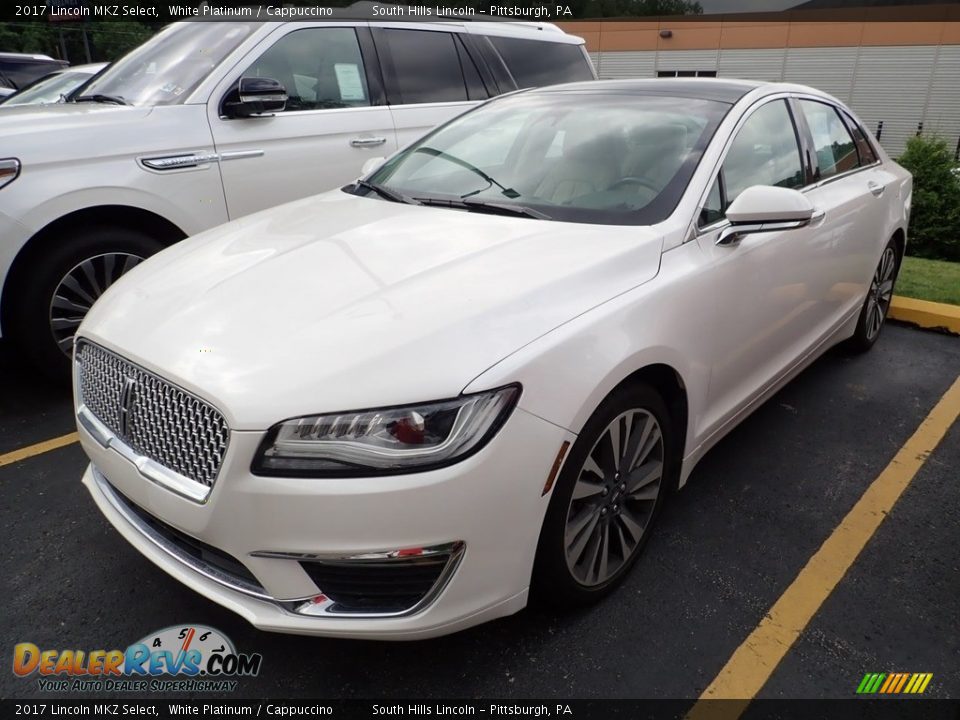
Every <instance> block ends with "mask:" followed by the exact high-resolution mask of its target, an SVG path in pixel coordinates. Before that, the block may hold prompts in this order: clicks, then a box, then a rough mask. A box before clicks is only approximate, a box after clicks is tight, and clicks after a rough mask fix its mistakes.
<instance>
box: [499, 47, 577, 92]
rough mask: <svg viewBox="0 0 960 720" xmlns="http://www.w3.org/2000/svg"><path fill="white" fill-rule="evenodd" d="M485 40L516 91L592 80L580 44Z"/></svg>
mask: <svg viewBox="0 0 960 720" xmlns="http://www.w3.org/2000/svg"><path fill="white" fill-rule="evenodd" d="M488 39H489V40H490V42H491V43H492V44H493V46H494V47H495V48H496V49H497V52H498V53H500V57H502V58H503V61H504V62H505V63H506V64H507V67H508V68H509V69H510V74H511V75H513V79H514V80H516V81H517V87H518V88H528V87H543V86H545V85H556V84H558V83H568V82H577V81H580V80H593V72H592V70H591V69H590V64H589V62H588V60H587V58H586V56H585V55H584V53H583V50H582V49H581V48H580V46H579V45H570V44H568V43H555V42H545V41H543V40H521V39H519V38H508V37H495V36H492V35H491V36H489V37H488Z"/></svg>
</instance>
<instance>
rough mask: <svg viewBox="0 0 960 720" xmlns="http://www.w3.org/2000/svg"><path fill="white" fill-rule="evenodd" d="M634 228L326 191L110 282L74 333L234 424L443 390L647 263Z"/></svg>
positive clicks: (647, 238) (601, 298)
mask: <svg viewBox="0 0 960 720" xmlns="http://www.w3.org/2000/svg"><path fill="white" fill-rule="evenodd" d="M660 248H661V240H660V238H659V236H658V235H657V234H656V233H655V232H654V231H653V230H652V229H650V228H643V227H613V226H594V225H583V224H572V223H557V222H547V221H540V220H530V219H525V218H513V217H502V216H491V215H481V214H477V213H467V212H464V211H460V210H451V209H444V208H431V207H416V206H410V205H402V204H397V203H391V202H387V201H383V200H379V199H374V198H363V197H355V196H352V195H348V194H346V193H343V192H340V191H333V192H331V193H327V194H325V195H320V196H317V197H313V198H307V199H305V200H300V201H297V202H294V203H290V204H288V205H284V206H281V207H278V208H273V209H271V210H267V211H265V212H261V213H258V214H255V215H251V216H248V217H246V218H242V219H240V220H238V221H235V222H232V223H229V224H227V225H223V226H221V227H219V228H216V229H214V230H211V231H208V232H206V233H203V234H201V235H198V236H196V237H194V238H192V239H190V240H185V241H183V242H182V243H179V244H178V245H176V246H174V247H173V248H170V249H169V250H166V251H164V252H163V253H160V254H159V255H157V256H156V257H154V258H152V259H151V260H149V261H147V262H145V263H143V264H142V265H141V266H139V267H138V268H136V269H135V270H134V271H132V272H131V273H129V274H128V275H127V276H125V277H124V278H123V279H121V280H120V281H119V282H118V283H116V284H115V285H114V286H113V287H112V288H111V289H110V290H109V291H108V292H107V293H106V294H105V295H104V296H103V298H102V299H101V301H100V302H98V303H97V304H96V305H95V306H94V308H93V310H92V311H91V312H90V313H89V315H88V316H87V319H86V320H85V321H84V323H83V325H82V326H81V329H80V334H81V335H84V336H86V337H88V338H91V339H92V340H94V341H97V342H100V343H101V344H103V345H105V346H107V347H110V348H112V349H114V350H116V351H117V352H119V353H120V354H122V355H125V356H126V357H128V358H130V359H131V360H134V361H135V362H138V363H139V364H141V365H143V366H145V367H147V368H150V369H152V370H154V371H155V372H157V373H158V374H160V375H162V376H164V377H167V378H170V379H172V380H173V381H174V382H177V383H179V384H180V385H182V386H184V387H186V388H188V389H190V390H192V391H194V392H196V393H197V394H199V395H201V396H203V397H205V398H208V399H210V400H211V401H212V402H214V403H215V404H216V405H217V406H218V407H219V408H220V409H221V410H222V411H223V412H224V414H225V415H226V417H227V420H228V422H229V423H230V425H231V426H232V427H233V428H234V429H238V430H263V429H266V428H268V427H269V426H271V425H273V424H274V423H276V422H278V421H280V420H283V419H286V418H289V417H294V416H297V415H305V414H310V413H321V412H332V411H339V410H352V409H361V408H372V407H378V406H386V405H395V404H403V403H411V402H421V401H427V400H436V399H442V398H446V397H452V396H456V395H457V394H459V393H460V392H461V390H462V389H463V388H464V387H466V385H467V384H468V383H469V382H470V381H471V380H472V379H473V378H475V377H476V376H478V375H479V374H480V373H482V372H483V371H484V370H486V369H488V368H489V367H491V366H492V365H494V364H496V363H497V362H499V361H500V360H502V359H503V358H504V357H506V356H507V355H509V354H510V353H512V352H514V351H516V350H517V349H519V348H520V347H522V346H523V345H525V344H527V343H530V342H531V341H533V340H535V339H536V338H537V337H539V336H541V335H543V334H544V333H547V332H549V331H550V330H552V329H554V328H556V327H558V326H559V325H561V324H563V323H565V322H567V321H569V320H571V319H573V318H574V317H576V316H577V315H579V314H581V313H583V312H585V311H587V310H589V309H590V308H592V307H595V306H597V305H599V304H600V303H603V302H605V301H607V300H609V299H610V298H612V297H614V296H616V295H618V294H620V293H622V292H624V291H626V290H628V289H630V288H632V287H635V286H637V285H639V284H641V283H643V282H645V281H647V280H649V279H650V278H652V277H653V276H654V275H656V273H657V270H658V267H659V261H660Z"/></svg>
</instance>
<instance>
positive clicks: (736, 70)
mask: <svg viewBox="0 0 960 720" xmlns="http://www.w3.org/2000/svg"><path fill="white" fill-rule="evenodd" d="M784 54H785V53H784V49H783V48H775V49H772V50H721V51H720V67H719V68H717V76H718V77H725V78H740V79H742V80H763V81H766V82H780V81H781V80H783V60H784Z"/></svg>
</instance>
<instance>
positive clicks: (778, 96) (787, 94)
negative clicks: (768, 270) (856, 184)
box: [684, 91, 883, 243]
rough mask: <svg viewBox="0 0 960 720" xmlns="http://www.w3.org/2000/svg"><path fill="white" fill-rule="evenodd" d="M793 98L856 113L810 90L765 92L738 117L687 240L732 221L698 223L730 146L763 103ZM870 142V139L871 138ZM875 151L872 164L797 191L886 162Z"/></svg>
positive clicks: (824, 183)
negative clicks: (806, 91) (765, 93)
mask: <svg viewBox="0 0 960 720" xmlns="http://www.w3.org/2000/svg"><path fill="white" fill-rule="evenodd" d="M791 98H793V99H796V100H813V101H815V102H819V103H823V104H824V105H829V106H830V107H832V108H834V109H835V110H839V111H841V112H846V113H847V114H849V115H850V116H851V117H853V115H852V113H850V111H849V110H848V109H847V108H845V107H844V106H842V105H838V104H837V103H835V102H833V101H831V100H828V99H827V98H823V97H818V96H817V95H810V94H807V93H798V92H791V91H784V92H778V93H774V94H772V95H764V96H763V97H761V98H757V100H756V101H754V103H753V104H752V105H750V106H749V107H747V109H746V110H744V111H743V114H742V115H741V116H740V119H739V120H738V121H737V124H736V125H735V126H734V128H733V130H732V131H731V133H730V135H729V136H728V137H727V139H726V143H725V145H724V147H723V150H722V151H721V153H720V158H719V160H718V161H717V163H716V165H714V167H713V169H712V170H711V171H710V181H709V182H708V183H707V185H706V187H705V188H704V189H703V191H702V192H701V194H700V199H699V200H698V201H697V207H696V210H695V212H694V213H693V218H692V219H691V221H690V224H689V225H688V226H687V232H686V233H685V235H684V237H685V238H686V239H685V240H684V242H685V243H686V242H690V241H691V240H695V239H697V238H700V237H703V236H704V235H709V234H711V233H714V232H716V231H717V230H719V229H722V228H723V227H724V226H725V225H729V224H730V222H729V221H728V220H726V219H722V220H716V221H714V222H713V223H711V224H710V225H705V226H704V227H702V228H701V227H700V226H699V225H698V219H699V217H700V212H701V211H702V210H703V206H704V203H706V201H707V197H709V195H710V189H711V188H712V187H713V184H714V183H715V182H716V181H717V176H718V175H719V174H720V169H721V168H722V167H723V163H724V161H725V160H726V159H727V153H729V152H730V146H731V145H732V144H733V140H734V138H735V137H736V136H737V133H739V132H740V129H741V128H742V127H743V126H744V124H745V123H746V122H747V120H748V119H749V118H750V116H752V115H753V114H754V113H755V112H756V111H757V110H759V109H760V108H761V107H763V106H764V105H766V104H767V103H770V102H775V101H777V100H789V99H791ZM862 127H863V126H862V125H861V129H862ZM797 141H798V142H799V141H800V138H797ZM868 142H870V141H869V140H868ZM874 154H875V155H877V160H876V161H875V162H873V163H870V164H869V165H863V166H860V167H856V168H853V169H852V170H847V171H845V172H842V173H839V174H837V175H831V176H830V177H828V178H824V179H823V180H818V181H817V182H815V183H810V184H808V185H804V186H803V187H801V188H797V192H801V193H804V194H806V193H808V192H809V191H811V190H816V189H817V188H820V187H823V186H824V185H828V184H829V183H831V182H834V181H835V180H842V179H844V178H846V177H849V176H851V175H854V174H856V173H858V172H861V171H863V170H870V169H873V168H875V167H877V166H879V165H882V164H883V161H882V160H881V159H880V154H879V153H877V152H876V149H874ZM802 162H803V160H802V158H801V164H802Z"/></svg>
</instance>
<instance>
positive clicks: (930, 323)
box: [889, 295, 960, 335]
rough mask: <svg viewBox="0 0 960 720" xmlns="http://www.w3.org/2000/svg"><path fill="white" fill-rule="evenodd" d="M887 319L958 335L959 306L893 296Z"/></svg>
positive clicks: (959, 326)
mask: <svg viewBox="0 0 960 720" xmlns="http://www.w3.org/2000/svg"><path fill="white" fill-rule="evenodd" d="M889 317H890V318H891V319H893V320H900V321H901V322H908V323H911V324H913V325H917V326H918V327H922V328H928V329H930V330H941V331H946V332H949V333H953V334H955V335H960V306H957V305H945V304H943V303H935V302H928V301H926V300H915V299H914V298H908V297H903V296H901V295H894V296H893V300H891V301H890V311H889Z"/></svg>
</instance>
